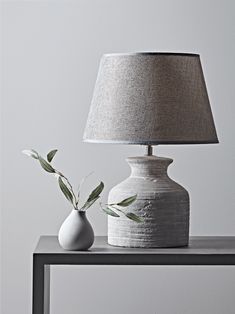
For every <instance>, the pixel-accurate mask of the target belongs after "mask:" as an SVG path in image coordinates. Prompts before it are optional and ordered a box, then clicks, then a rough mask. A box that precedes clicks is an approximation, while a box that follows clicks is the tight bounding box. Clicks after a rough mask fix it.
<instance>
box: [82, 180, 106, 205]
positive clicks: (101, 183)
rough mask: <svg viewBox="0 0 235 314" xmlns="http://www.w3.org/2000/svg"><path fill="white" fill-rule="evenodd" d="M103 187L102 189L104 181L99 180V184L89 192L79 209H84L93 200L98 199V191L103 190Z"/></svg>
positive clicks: (91, 203) (92, 202) (93, 201)
mask: <svg viewBox="0 0 235 314" xmlns="http://www.w3.org/2000/svg"><path fill="white" fill-rule="evenodd" d="M103 189H104V183H103V182H100V184H99V185H98V186H97V187H96V188H95V189H94V190H93V191H92V192H91V194H90V195H89V197H88V199H87V201H86V202H85V204H84V205H83V206H82V208H81V210H86V209H88V208H89V207H91V205H93V204H94V203H95V201H97V200H98V198H99V197H100V193H101V192H102V191H103Z"/></svg>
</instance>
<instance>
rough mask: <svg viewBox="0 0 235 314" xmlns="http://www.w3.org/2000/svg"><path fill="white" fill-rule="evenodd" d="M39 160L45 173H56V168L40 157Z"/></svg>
mask: <svg viewBox="0 0 235 314" xmlns="http://www.w3.org/2000/svg"><path fill="white" fill-rule="evenodd" d="M38 159H39V162H40V164H41V166H42V168H43V169H44V170H45V171H47V172H50V173H54V172H55V170H54V168H53V167H52V166H51V165H50V164H49V163H48V162H47V161H46V160H45V159H43V158H42V157H41V156H38Z"/></svg>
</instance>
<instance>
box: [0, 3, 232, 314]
mask: <svg viewBox="0 0 235 314" xmlns="http://www.w3.org/2000/svg"><path fill="white" fill-rule="evenodd" d="M1 13H2V18H3V24H2V26H3V29H2V34H1V35H2V37H1V42H2V45H3V46H2V49H1V50H2V69H3V71H1V72H2V73H3V75H2V78H3V82H2V87H3V89H2V91H3V95H2V96H3V97H2V104H1V183H2V187H1V241H2V243H1V249H2V251H1V267H2V274H1V275H2V280H1V282H2V287H3V289H2V291H1V299H2V300H1V310H2V312H1V313H2V314H13V313H18V314H26V313H30V311H31V262H32V257H31V252H32V250H33V248H34V246H35V245H36V242H37V240H38V237H39V236H40V235H41V234H56V233H57V231H58V228H59V226H60V224H61V223H62V221H63V220H64V218H65V217H66V216H67V215H68V213H69V211H70V206H69V204H68V203H67V202H66V200H64V198H63V196H62V194H61V193H60V192H59V191H58V187H57V185H56V182H55V179H54V178H53V177H52V176H50V175H47V174H46V173H44V172H43V170H41V169H40V167H39V165H37V164H36V162H35V161H34V160H31V159H27V157H26V156H24V155H23V154H21V150H22V149H25V148H36V149H38V150H39V151H40V152H42V153H46V152H47V151H48V150H50V149H51V148H58V149H59V153H58V155H57V157H56V159H55V163H56V165H57V167H58V168H59V169H61V170H64V172H65V173H66V174H67V175H68V176H69V177H71V179H72V181H73V183H74V184H78V182H79V180H80V179H81V178H82V177H83V176H84V175H86V174H88V173H89V172H90V171H92V170H95V174H94V175H93V176H92V177H91V178H90V179H89V182H90V184H92V185H95V184H96V182H97V180H98V179H103V180H104V181H105V182H106V186H107V188H106V195H107V191H108V190H109V189H110V188H111V187H112V186H113V185H115V184H116V183H117V182H119V181H121V180H122V179H123V178H125V177H126V176H127V175H128V171H129V169H128V166H127V164H126V163H125V157H127V156H134V155H137V154H143V148H141V147H133V146H112V145H107V146H106V145H95V144H93V145H92V144H85V143H82V134H83V129H84V125H85V121H86V117H87V113H88V109H89V105H90V100H91V96H92V92H93V87H94V83H95V78H96V74H97V70H98V64H99V59H100V57H101V55H102V54H103V53H109V52H128V51H148V50H157V51H185V52H197V53H200V54H201V60H202V65H203V68H204V74H205V78H206V81H207V87H208V92H209V97H210V100H211V105H212V110H213V114H214V118H215V123H216V127H217V131H218V136H219V140H220V144H219V145H205V146H203V145H196V146H186V145H185V146H169V147H166V146H165V147H164V146H160V147H159V148H157V149H155V152H156V153H158V154H159V155H163V156H170V157H172V158H174V163H173V165H172V166H171V167H170V175H171V177H172V178H174V179H175V180H176V181H178V182H180V183H181V184H182V185H184V186H185V187H186V188H187V189H188V191H189V192H190V195H191V234H192V235H215V234H216V235H235V196H234V195H235V193H234V176H235V171H234V157H235V145H234V130H235V129H234V118H235V109H234V108H235V107H234V99H235V92H234V91H235V89H234V79H235V78H234V70H235V61H234V60H235V58H234V55H235V40H234V34H235V22H234V20H235V2H234V1H232V0H231V1H229V0H227V1H212V0H211V1H209V0H203V1H202V0H198V1H193V0H178V1H173V0H171V1H169V0H165V1H156V0H147V1H146V0H139V1H134V0H112V1H110V0H99V1H94V0H93V1H91V0H76V1H75V0H74V1H66V0H64V1H48V0H47V1H46V0H44V1H43V0H41V1H39V0H38V1H3V2H2V3H1ZM85 191H87V189H85ZM89 218H90V220H91V222H92V223H93V225H94V228H95V232H96V234H97V235H104V234H106V217H105V216H104V215H103V214H102V213H101V212H100V211H99V210H98V208H92V209H90V210H89ZM88 275H89V276H88ZM52 276H53V285H52V314H54V313H57V314H63V313H66V314H72V313H73V314H74V313H79V314H88V313H89V314H90V313H94V314H106V313H107V314H110V313H112V314H117V313H123V314H134V313H135V314H141V313H143V312H144V313H148V314H156V313H157V314H169V313H171V314H198V313H200V314H210V313H214V314H221V313H226V314H232V313H234V307H235V300H234V289H235V269H234V268H233V267H231V268H226V269H224V268H223V267H213V268H210V269H208V268H207V267H197V268H194V267H184V268H182V267H167V268H164V267H155V268H154V267H148V268H147V267H142V268H138V267H124V268H122V269H121V268H118V267H116V268H113V267H105V268H102V269H99V270H98V269H96V267H89V268H85V267H71V268H67V267H55V268H53V274H52Z"/></svg>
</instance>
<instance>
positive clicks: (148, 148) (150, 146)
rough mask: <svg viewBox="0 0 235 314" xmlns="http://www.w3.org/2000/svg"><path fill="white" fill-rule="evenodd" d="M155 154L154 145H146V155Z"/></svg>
mask: <svg viewBox="0 0 235 314" xmlns="http://www.w3.org/2000/svg"><path fill="white" fill-rule="evenodd" d="M152 155H153V146H152V145H147V146H146V154H145V156H152Z"/></svg>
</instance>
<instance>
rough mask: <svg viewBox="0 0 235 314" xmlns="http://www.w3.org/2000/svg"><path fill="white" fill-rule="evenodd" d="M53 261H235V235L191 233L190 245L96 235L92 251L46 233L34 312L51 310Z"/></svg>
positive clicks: (36, 259) (37, 258)
mask: <svg viewBox="0 0 235 314" xmlns="http://www.w3.org/2000/svg"><path fill="white" fill-rule="evenodd" d="M50 265H235V237H224V236H223V237H201V236H200V237H198V236H197V237H191V238H190V241H189V246H188V247H183V248H165V249H162V248H161V249H134V248H131V249H130V248H120V247H113V246H109V245H108V244H107V238H106V237H96V238H95V243H94V245H93V246H92V248H91V249H90V250H89V251H65V250H63V249H62V248H61V247H60V246H59V243H58V240H57V237H56V236H42V237H40V239H39V242H38V244H37V247H36V249H35V251H34V253H33V302H32V305H33V314H49V311H50V306H49V305H50V303H49V302H50Z"/></svg>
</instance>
